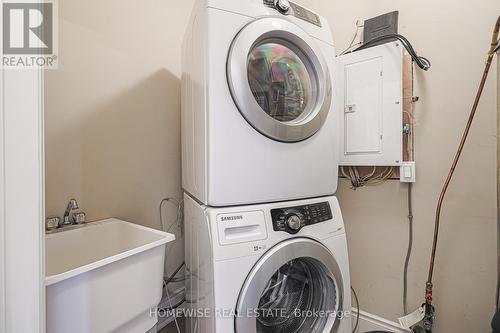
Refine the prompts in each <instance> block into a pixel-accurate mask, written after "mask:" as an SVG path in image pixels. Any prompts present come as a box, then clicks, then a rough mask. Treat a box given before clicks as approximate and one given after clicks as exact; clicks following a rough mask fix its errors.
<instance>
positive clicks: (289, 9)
mask: <svg viewBox="0 0 500 333" xmlns="http://www.w3.org/2000/svg"><path fill="white" fill-rule="evenodd" d="M263 2H264V6H266V7H271V8H274V9H276V10H277V11H278V12H280V13H281V14H283V15H292V16H295V17H296V18H298V19H301V20H303V21H306V22H309V23H312V24H314V25H317V26H318V27H321V20H320V18H319V16H318V14H316V13H314V12H311V11H310V10H308V9H306V8H304V7H302V6H300V5H298V4H296V3H294V2H291V1H288V0H263Z"/></svg>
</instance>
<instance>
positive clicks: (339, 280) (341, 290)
mask: <svg viewBox="0 0 500 333" xmlns="http://www.w3.org/2000/svg"><path fill="white" fill-rule="evenodd" d="M184 208H185V227H186V233H185V237H186V269H187V272H188V280H187V283H186V304H187V309H186V311H187V314H188V319H187V330H186V331H187V332H190V333H282V332H283V333H285V332H295V333H351V332H352V327H351V326H352V323H351V318H350V310H351V299H350V282H349V265H348V258H347V243H346V237H345V231H344V224H343V221H342V216H341V213H340V208H339V205H338V202H337V199H336V198H335V197H333V196H331V197H321V198H315V199H307V200H298V201H288V202H282V203H271V204H258V205H247V206H236V207H226V208H212V207H207V206H204V205H200V204H199V203H198V202H197V201H195V200H194V199H192V198H191V197H190V196H188V195H185V197H184Z"/></svg>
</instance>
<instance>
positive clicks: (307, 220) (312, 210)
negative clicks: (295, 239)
mask: <svg viewBox="0 0 500 333" xmlns="http://www.w3.org/2000/svg"><path fill="white" fill-rule="evenodd" d="M271 218H272V221H273V229H274V231H285V232H288V233H290V234H295V233H297V232H299V230H300V229H301V228H303V227H305V226H308V225H312V224H316V223H320V222H324V221H328V220H331V219H332V218H333V216H332V210H331V208H330V204H329V203H328V201H325V202H319V203H314V204H309V205H304V206H296V207H286V208H276V209H271Z"/></svg>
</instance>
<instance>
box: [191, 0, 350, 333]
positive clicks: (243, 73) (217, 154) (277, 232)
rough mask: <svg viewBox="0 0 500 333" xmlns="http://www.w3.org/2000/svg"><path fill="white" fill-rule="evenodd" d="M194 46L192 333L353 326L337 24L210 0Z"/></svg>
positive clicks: (275, 8)
mask: <svg viewBox="0 0 500 333" xmlns="http://www.w3.org/2000/svg"><path fill="white" fill-rule="evenodd" d="M188 26H189V28H188V31H187V32H186V35H185V38H184V44H183V56H182V59H183V66H182V67H183V74H182V94H183V96H182V169H183V174H182V184H183V188H184V191H185V193H184V213H185V241H186V270H187V274H188V279H187V282H186V301H187V307H188V309H187V315H188V320H187V332H197V333H232V332H234V333H254V332H258V333H280V332H296V333H299V332H300V333H323V332H336V333H350V332H351V318H350V317H349V316H348V315H346V314H348V313H349V311H350V309H351V300H350V283H349V267H348V257H347V244H346V237H345V230H344V224H343V221H342V215H341V212H340V208H339V204H338V202H337V199H336V198H335V197H334V196H333V194H334V193H335V191H336V188H337V176H338V175H337V170H338V152H337V146H338V144H337V142H338V141H337V122H336V119H335V118H336V115H335V113H334V109H333V89H332V84H333V81H334V80H335V77H334V75H333V67H334V66H333V62H334V57H335V52H334V47H333V43H332V36H331V32H330V28H329V26H328V23H327V21H326V20H325V19H324V18H322V17H321V16H319V15H318V14H316V13H314V12H312V11H310V10H308V9H306V8H304V7H302V6H300V5H298V4H296V3H293V2H288V1H286V0H245V1H234V0H199V1H197V2H196V4H195V6H194V9H193V13H192V16H191V19H190V23H189V25H188Z"/></svg>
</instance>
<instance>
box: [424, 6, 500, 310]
mask: <svg viewBox="0 0 500 333" xmlns="http://www.w3.org/2000/svg"><path fill="white" fill-rule="evenodd" d="M499 31H500V16H499V17H498V19H497V22H496V25H495V29H494V30H493V36H492V39H491V47H490V50H489V51H488V59H487V60H486V65H485V68H484V72H483V77H482V79H481V83H480V84H479V88H478V91H477V94H476V99H475V100H474V104H473V105H472V109H471V112H470V115H469V120H468V121H467V125H466V126H465V130H464V133H463V135H462V139H461V140H460V144H459V146H458V150H457V152H456V154H455V158H454V159H453V163H452V164H451V168H450V171H449V172H448V176H447V177H446V181H445V182H444V184H443V188H442V190H441V194H440V195H439V200H438V202H437V207H436V216H435V220H434V239H433V243H432V252H431V260H430V265H429V275H428V278H427V284H428V285H431V286H432V275H433V272H434V259H435V258H436V248H437V241H438V233H439V219H440V216H441V206H442V205H443V199H444V196H445V194H446V191H447V190H448V186H449V185H450V181H451V179H452V177H453V174H454V172H455V168H456V167H457V164H458V161H459V159H460V155H461V154H462V150H463V148H464V145H465V142H466V140H467V136H468V134H469V130H470V127H471V125H472V121H473V120H474V115H475V114H476V110H477V106H478V104H479V100H480V99H481V95H482V93H483V89H484V85H485V84H486V79H487V78H488V72H489V70H490V67H491V62H492V60H493V56H494V55H495V49H496V48H497V47H498V44H499V42H500V41H499V39H498V35H499ZM428 296H430V299H429V300H428V304H430V303H431V302H432V290H431V292H430V295H426V299H428V298H429V297H428Z"/></svg>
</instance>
